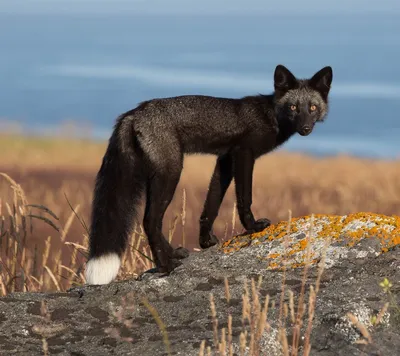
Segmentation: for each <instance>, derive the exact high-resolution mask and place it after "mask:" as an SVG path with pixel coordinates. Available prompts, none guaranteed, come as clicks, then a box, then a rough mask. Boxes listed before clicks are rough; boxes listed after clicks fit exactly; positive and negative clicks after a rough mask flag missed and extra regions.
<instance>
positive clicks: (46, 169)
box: [0, 135, 400, 295]
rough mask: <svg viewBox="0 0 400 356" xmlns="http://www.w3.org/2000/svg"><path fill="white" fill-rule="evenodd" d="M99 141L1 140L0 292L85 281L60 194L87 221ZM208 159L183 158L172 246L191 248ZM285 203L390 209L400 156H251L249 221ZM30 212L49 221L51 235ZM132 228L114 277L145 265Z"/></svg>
mask: <svg viewBox="0 0 400 356" xmlns="http://www.w3.org/2000/svg"><path fill="white" fill-rule="evenodd" d="M106 144H107V143H106V142H94V141H88V140H78V139H68V138H27V137H22V136H10V135H9V136H7V135H2V136H0V172H2V173H5V174H6V176H0V198H1V202H0V215H1V216H2V220H3V222H2V226H1V240H0V251H1V255H0V256H1V266H0V268H1V269H0V272H1V274H0V276H1V280H0V295H2V294H7V293H9V292H11V291H16V290H24V291H26V290H29V291H34V290H40V291H48V290H55V289H59V290H65V289H66V288H69V287H70V286H71V285H73V284H74V283H78V284H80V283H82V282H83V281H84V280H83V275H82V269H81V268H82V267H83V264H84V262H85V248H86V246H87V234H86V232H85V228H84V227H83V226H82V224H81V223H80V222H79V220H78V218H77V217H76V215H75V214H74V213H73V212H72V210H71V207H70V206H69V204H68V202H67V198H68V201H69V203H70V204H71V206H72V207H73V209H74V210H76V213H77V215H78V216H79V218H80V219H81V220H83V221H85V222H86V224H89V223H90V221H89V214H90V205H91V197H92V189H93V182H94V178H95V175H96V173H97V170H98V169H99V167H100V163H101V159H102V156H103V154H104V152H105V148H106ZM214 161H215V157H212V156H191V157H187V158H186V159H185V164H184V171H183V174H182V177H181V181H180V183H179V185H178V188H177V191H176V194H175V197H174V199H173V201H172V203H171V205H170V207H169V208H168V210H167V214H166V217H165V220H164V231H165V234H166V236H167V237H169V238H171V239H172V243H173V245H174V246H178V245H182V244H184V245H185V246H186V247H188V248H189V249H193V248H198V247H199V246H198V241H197V239H198V230H199V226H198V225H199V224H198V220H199V217H200V214H201V210H202V206H203V202H204V199H205V197H206V193H207V187H208V183H209V181H210V178H211V174H212V171H213V164H214ZM8 177H9V178H11V179H12V180H14V183H13V182H12V181H11V180H10V179H9V178H8ZM184 195H185V199H183V196H184ZM25 199H26V201H25ZM234 202H235V196H234V189H233V186H231V187H230V188H229V190H228V193H227V195H226V197H225V200H224V202H223V204H222V206H221V210H220V214H219V216H218V218H217V220H216V222H215V225H214V226H215V227H214V231H215V232H216V233H217V235H218V236H219V238H220V240H221V241H224V240H225V239H227V238H229V237H231V236H232V235H233V234H235V233H240V232H241V231H242V227H241V224H240V222H239V219H238V217H237V214H236V213H235V212H234ZM26 203H28V204H37V205H43V206H45V207H47V208H48V209H50V211H51V212H52V213H54V214H55V216H56V217H57V218H56V217H53V216H52V215H51V214H52V213H51V212H50V213H49V212H45V211H43V209H40V208H37V207H30V208H24V205H25V204H26ZM289 209H290V210H291V211H292V216H294V217H296V216H300V215H306V214H307V215H308V214H311V213H315V214H347V213H350V212H358V211H365V212H374V213H381V214H388V215H390V214H399V211H400V161H382V160H369V159H358V158H351V157H346V156H340V157H332V158H313V157H309V156H306V155H302V154H294V153H287V152H285V151H284V150H279V151H276V152H274V153H271V154H269V155H267V156H265V157H263V158H260V159H259V160H258V161H257V162H256V166H255V171H254V182H253V212H254V215H255V217H256V218H260V217H268V218H270V219H271V220H272V221H273V222H274V223H275V222H278V221H281V220H285V219H287V217H288V210H289ZM182 212H183V216H182ZM29 215H35V216H36V217H30V216H29ZM38 216H39V217H44V218H47V219H49V220H50V222H52V223H53V224H54V225H55V227H56V228H57V229H58V231H57V230H56V229H55V228H54V227H51V226H50V225H49V224H50V223H49V220H47V221H44V220H40V219H39V218H38ZM140 217H141V215H140ZM182 218H183V219H182ZM140 222H141V221H140ZM136 230H137V233H136V234H135V235H134V236H133V237H132V240H131V246H133V247H134V248H131V249H129V251H128V252H127V254H126V256H125V257H126V259H125V264H124V268H122V270H121V273H120V276H119V278H124V277H126V276H127V275H135V274H137V273H139V272H141V271H143V270H144V269H147V268H149V267H151V261H149V260H148V259H146V258H144V257H143V255H141V254H140V253H138V252H136V250H135V248H136V249H138V250H140V251H142V252H144V254H145V255H147V256H150V252H149V250H148V248H147V247H146V240H145V236H144V235H143V231H142V230H141V229H140V226H138V227H137V229H136ZM150 257H151V256H150Z"/></svg>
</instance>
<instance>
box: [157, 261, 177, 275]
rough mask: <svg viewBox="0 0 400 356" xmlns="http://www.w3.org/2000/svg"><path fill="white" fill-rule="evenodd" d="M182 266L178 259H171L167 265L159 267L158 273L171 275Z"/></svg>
mask: <svg viewBox="0 0 400 356" xmlns="http://www.w3.org/2000/svg"><path fill="white" fill-rule="evenodd" d="M181 264H182V262H181V261H180V260H178V259H177V258H170V259H168V261H167V263H165V264H164V265H160V266H158V267H157V271H158V272H159V273H167V274H169V273H170V272H172V271H173V270H174V269H175V268H177V267H179V266H180V265H181Z"/></svg>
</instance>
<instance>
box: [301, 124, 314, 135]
mask: <svg viewBox="0 0 400 356" xmlns="http://www.w3.org/2000/svg"><path fill="white" fill-rule="evenodd" d="M312 130H313V127H312V126H308V125H304V126H302V127H301V128H300V129H299V130H298V131H297V132H298V133H299V134H300V135H301V136H308V135H309V134H310V133H311V132H312Z"/></svg>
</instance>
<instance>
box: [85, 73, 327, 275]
mask: <svg viewBox="0 0 400 356" xmlns="http://www.w3.org/2000/svg"><path fill="white" fill-rule="evenodd" d="M331 81H332V69H331V68H330V67H325V68H323V69H321V70H320V71H319V72H317V73H316V74H315V75H314V76H313V77H312V78H311V79H307V80H298V79H296V78H295V77H294V76H293V74H292V73H291V72H290V71H289V70H288V69H286V68H285V67H284V66H282V65H278V66H277V67H276V69H275V74H274V88H275V90H274V93H273V94H271V95H257V96H247V97H243V98H240V99H228V98H217V97H211V96H201V95H188V96H178V97H172V98H162V99H153V100H149V101H145V102H143V103H141V104H140V105H139V106H138V107H136V108H135V109H133V110H131V111H128V112H126V113H124V114H123V115H121V116H120V117H119V118H118V119H117V122H116V125H115V127H114V131H113V133H112V135H111V138H110V140H109V145H108V148H107V151H106V153H105V156H104V159H103V162H102V165H101V168H100V171H99V172H98V175H97V178H96V185H95V190H94V199H93V208H92V217H91V218H92V221H91V233H90V256H89V258H93V257H100V256H102V255H105V254H107V253H110V252H116V253H118V254H119V255H120V256H121V254H122V253H123V251H124V250H125V248H126V243H127V239H128V237H129V235H130V233H131V231H132V225H133V219H134V218H135V217H136V215H135V214H136V207H137V205H138V204H139V201H140V199H141V197H142V193H145V195H146V208H145V215H144V220H143V226H144V229H145V232H146V235H147V237H148V242H149V245H150V248H151V251H152V254H153V257H154V260H155V264H156V267H157V269H158V270H159V271H160V272H170V271H172V270H173V269H174V268H175V267H176V266H178V265H179V264H180V262H179V261H178V260H179V259H180V258H183V257H185V256H186V255H187V253H186V251H184V250H183V249H180V250H179V249H178V250H174V249H173V248H172V247H171V245H170V244H169V243H168V242H167V241H166V240H165V238H164V236H163V234H162V221H163V217H164V213H165V211H166V209H167V207H168V205H169V204H170V202H171V200H172V198H173V196H174V193H175V189H176V186H177V184H178V182H179V179H180V175H181V170H182V165H183V159H184V154H190V153H211V154H215V155H217V156H218V158H217V162H216V166H215V170H214V173H213V175H212V179H211V183H210V186H209V191H208V194H207V198H206V201H205V204H204V210H203V212H202V214H201V218H200V239H199V243H200V246H201V247H202V248H207V247H210V246H212V245H215V244H216V243H217V242H218V240H217V238H216V237H215V236H214V235H213V233H212V226H213V223H214V220H215V219H216V217H217V215H218V210H219V207H220V205H221V202H222V200H223V198H224V195H225V193H226V190H227V189H228V187H229V185H230V183H231V181H232V179H234V180H235V191H236V197H237V209H238V213H239V217H240V221H241V223H242V224H243V227H244V228H245V229H246V230H247V232H256V231H262V230H263V229H265V228H266V227H267V226H269V224H270V221H269V220H268V219H259V220H256V219H255V218H254V216H253V213H252V211H251V205H252V178H253V167H254V162H255V160H256V159H257V158H258V157H260V156H261V155H263V154H265V153H268V152H270V151H272V150H274V149H275V148H277V147H279V146H280V145H282V144H283V143H284V142H285V141H287V140H288V139H289V138H290V137H291V136H292V135H293V134H295V133H296V132H298V133H300V134H301V135H307V134H309V133H310V132H311V131H312V129H313V127H314V124H315V122H317V121H322V120H323V119H324V117H325V115H326V114H327V111H328V93H329V90H330V85H331ZM312 104H315V105H317V110H315V111H314V112H311V111H310V105H312ZM291 105H296V110H291V109H290V107H291Z"/></svg>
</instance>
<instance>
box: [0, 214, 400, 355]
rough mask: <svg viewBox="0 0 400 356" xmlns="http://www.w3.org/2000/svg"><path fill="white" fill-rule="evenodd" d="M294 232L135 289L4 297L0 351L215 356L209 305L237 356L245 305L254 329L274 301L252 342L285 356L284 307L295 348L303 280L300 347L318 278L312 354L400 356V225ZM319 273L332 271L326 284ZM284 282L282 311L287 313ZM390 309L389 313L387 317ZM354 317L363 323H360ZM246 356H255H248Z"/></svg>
mask: <svg viewBox="0 0 400 356" xmlns="http://www.w3.org/2000/svg"><path fill="white" fill-rule="evenodd" d="M287 225H288V224H287V222H281V223H279V224H277V225H274V226H270V227H269V228H267V229H266V230H264V231H263V232H261V233H257V234H252V235H248V236H237V237H235V238H233V239H232V240H230V241H226V242H225V243H223V244H222V245H220V246H218V247H217V246H214V247H212V248H210V249H208V250H205V251H201V252H198V253H195V252H194V253H191V254H190V256H189V257H188V258H187V259H186V260H184V262H183V264H182V266H180V267H178V268H177V269H176V270H175V271H174V272H173V273H171V274H170V275H169V276H164V277H160V276H159V275H157V274H151V273H145V274H144V275H142V276H141V277H140V278H139V279H138V280H127V281H117V282H114V283H111V284H109V285H106V286H83V287H77V288H74V289H71V290H70V291H68V292H63V293H61V292H60V293H51V294H44V293H14V294H11V295H8V296H7V297H3V298H0V330H1V331H0V350H1V354H2V355H3V354H7V355H14V354H18V355H42V354H43V347H46V346H43V345H46V343H47V347H48V349H49V353H50V355H56V354H57V355H76V356H77V355H85V356H86V355H96V356H100V355H110V354H112V355H168V345H169V349H170V354H171V355H187V356H190V355H199V349H200V347H201V342H202V341H203V340H206V346H208V345H210V346H211V347H212V350H213V354H215V355H217V353H216V352H215V351H214V346H213V342H214V341H213V340H214V336H213V335H214V334H213V325H215V324H213V318H212V311H211V310H212V308H211V305H210V296H212V301H213V303H214V304H215V312H216V316H217V321H218V325H217V327H218V337H219V341H221V337H222V336H221V335H222V333H221V330H222V328H224V330H225V332H226V336H225V340H226V343H228V339H229V338H228V333H227V331H228V329H231V332H230V334H231V335H232V340H233V346H232V348H233V351H234V354H237V355H239V354H240V350H239V347H240V335H241V333H242V331H243V330H248V335H247V346H249V342H250V334H251V324H252V323H251V322H249V321H248V320H247V319H246V320H245V321H244V322H242V316H243V305H245V308H244V315H245V316H246V311H247V310H248V309H246V306H248V305H250V309H249V310H250V313H255V314H252V320H253V321H254V320H259V319H257V316H258V318H260V315H261V312H262V308H263V307H264V301H265V300H266V298H269V303H268V307H269V308H268V313H267V323H260V325H266V326H267V327H266V329H265V330H263V332H259V333H258V334H257V329H256V330H255V331H253V335H256V336H257V335H258V336H260V342H259V348H260V351H261V352H260V354H262V355H264V354H266V355H281V354H282V347H281V342H280V341H279V340H278V335H279V314H280V310H282V311H283V314H285V310H286V311H287V312H288V316H287V317H285V316H283V318H282V320H283V324H282V325H283V326H284V327H285V334H286V339H287V340H288V343H289V345H291V344H292V338H293V335H294V328H293V325H292V323H291V321H290V320H291V310H292V308H291V307H290V306H291V303H292V302H293V304H294V306H295V312H297V305H298V301H299V298H300V295H301V291H302V279H303V275H304V272H305V271H308V274H307V279H306V284H305V295H304V303H306V309H305V315H304V316H303V318H302V320H303V325H302V327H301V335H300V338H299V344H300V349H301V348H302V347H303V346H304V345H305V344H306V342H307V341H306V340H305V339H304V336H305V335H306V328H307V326H308V322H309V314H308V307H309V295H310V286H313V287H314V290H315V286H316V280H317V279H318V278H319V280H320V282H319V290H318V294H317V297H316V304H315V310H314V315H313V322H312V330H311V340H310V341H311V353H310V354H311V355H318V356H319V355H321V356H328V355H329V356H330V355H348V356H351V355H398V354H400V352H399V350H400V309H399V305H400V301H399V294H400V288H399V281H400V248H399V245H400V234H399V231H400V219H399V217H396V216H392V217H391V216H383V215H376V214H368V213H359V214H352V215H348V216H327V215H316V216H314V220H313V219H312V218H311V217H302V218H297V219H293V220H292V221H291V224H290V231H289V233H287V231H288V229H287V228H288V226H287ZM310 225H313V226H311V228H312V229H311V230H310ZM328 243H329V244H328ZM307 256H308V257H307ZM324 256H325V257H324ZM307 261H310V264H309V265H308V264H307V263H306V262H307ZM324 261H325V262H324ZM322 262H324V264H322ZM321 265H324V266H325V269H324V270H323V273H322V275H321V273H320V271H321V269H320V267H321ZM285 266H286V272H284V267H285ZM307 266H308V267H307ZM306 267H307V268H306ZM260 278H262V279H260ZM283 278H285V293H284V295H283V298H282V301H283V302H284V304H285V305H286V306H285V307H282V309H280V302H281V297H282V294H281V292H282V281H283ZM384 278H388V281H389V282H391V283H392V284H393V285H392V286H391V288H390V294H389V293H385V290H384V289H385V285H384V284H383V287H382V286H380V283H382V281H383V280H384ZM389 282H386V287H388V283H389ZM259 283H260V284H259ZM245 284H246V285H247V293H246V292H245ZM227 290H229V294H227V292H226V291H227ZM289 290H290V292H289ZM254 291H256V295H254ZM291 292H292V293H293V296H294V297H292V298H291V297H290V295H291ZM246 298H248V299H246ZM228 299H229V300H228ZM246 300H248V302H246ZM387 301H390V304H389V306H388V307H387V309H386V310H385V309H383V310H382V308H383V307H384V305H385V303H386V302H387ZM43 302H44V304H42V303H43ZM396 303H397V308H398V309H397V310H396V309H395V304H396ZM282 306H283V304H282ZM259 308H260V309H261V312H257V310H260V309H259ZM380 311H382V312H381V315H380V316H379V317H378V318H379V319H380V323H379V324H378V325H374V324H373V322H372V321H373V320H374V319H373V316H377V315H378V313H379V312H380ZM348 313H352V314H353V315H354V316H355V317H356V318H357V320H358V321H359V322H360V323H361V324H362V325H360V326H359V327H356V326H354V324H352V323H351V322H350V319H349V318H348V316H347V314H348ZM228 315H231V316H232V319H231V323H230V322H228ZM255 324H256V325H257V323H255ZM253 325H254V323H253ZM243 328H244V329H243ZM363 333H364V335H363ZM43 337H45V340H46V343H45V344H43ZM360 340H361V341H362V343H359V341H360ZM205 354H206V353H205ZM228 354H229V353H227V355H228ZM300 354H301V355H302V354H303V352H300ZM246 355H251V353H250V351H249V349H248V348H247V351H246Z"/></svg>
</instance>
